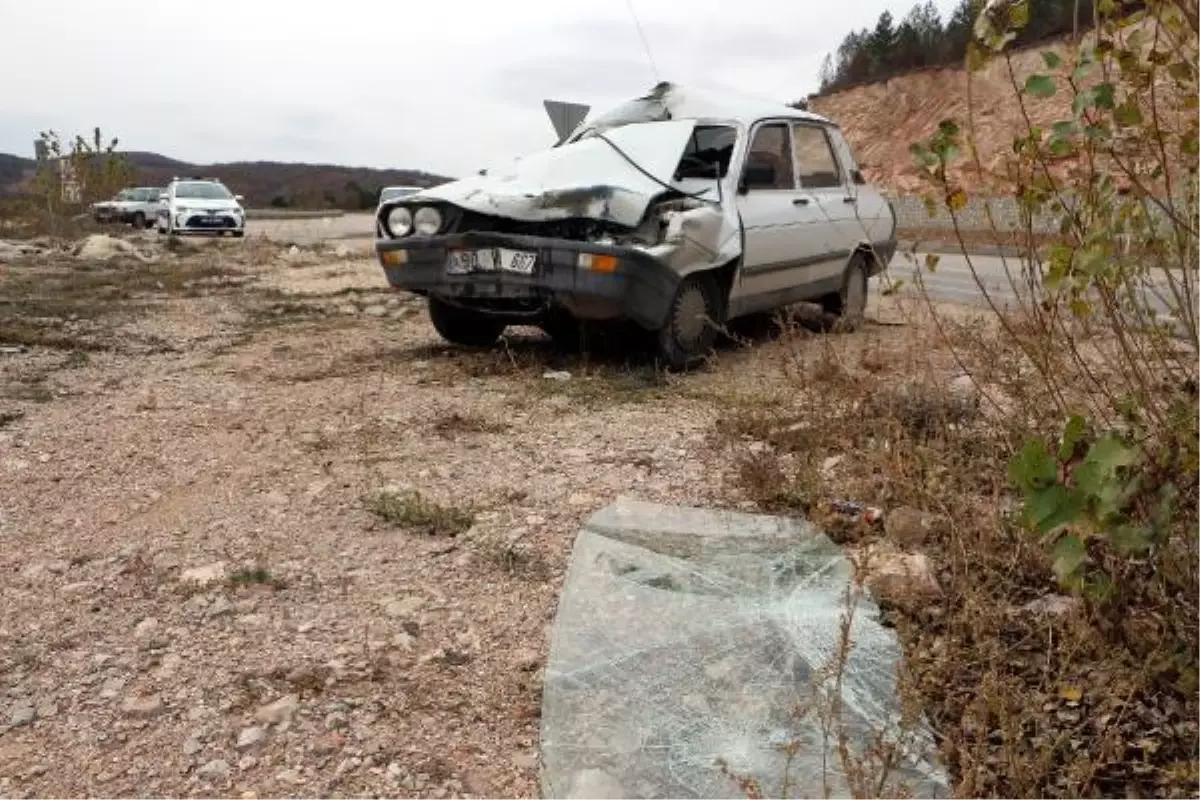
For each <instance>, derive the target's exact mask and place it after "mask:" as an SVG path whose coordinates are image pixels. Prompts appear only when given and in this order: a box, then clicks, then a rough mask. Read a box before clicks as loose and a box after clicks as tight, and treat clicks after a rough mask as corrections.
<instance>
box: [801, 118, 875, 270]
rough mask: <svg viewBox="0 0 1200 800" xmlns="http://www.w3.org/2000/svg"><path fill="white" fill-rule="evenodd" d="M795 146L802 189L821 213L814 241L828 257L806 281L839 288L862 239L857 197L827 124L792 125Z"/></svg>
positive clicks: (816, 265) (815, 266) (811, 268)
mask: <svg viewBox="0 0 1200 800" xmlns="http://www.w3.org/2000/svg"><path fill="white" fill-rule="evenodd" d="M792 147H793V158H794V160H795V162H796V176H797V179H798V180H799V183H800V189H801V191H803V192H804V193H805V195H806V196H807V197H808V198H809V200H810V201H811V203H812V206H813V208H815V209H817V210H818V212H819V219H818V221H817V223H816V225H817V226H818V228H817V229H814V231H813V238H814V239H819V240H820V241H821V242H822V243H823V245H822V246H823V251H824V252H823V255H824V256H825V257H824V258H823V259H821V260H820V261H817V262H815V263H814V264H812V265H811V266H810V268H809V270H808V275H807V276H806V278H807V280H808V281H809V282H819V283H834V282H837V283H838V284H839V285H840V280H841V275H842V272H843V271H844V269H845V266H846V262H847V261H848V260H849V258H850V254H851V253H852V252H853V251H854V247H855V245H856V244H857V243H858V242H859V241H860V240H861V238H862V237H861V235H859V234H860V231H859V230H858V228H859V227H860V225H859V221H858V217H857V214H856V211H857V209H856V207H855V204H856V202H857V198H856V197H855V195H854V193H853V192H852V190H851V187H850V186H849V185H848V184H847V181H846V172H845V170H844V169H842V168H841V165H840V164H839V163H838V159H837V156H836V155H835V154H834V150H833V145H832V143H831V142H830V140H829V135H828V132H827V131H826V129H825V126H824V125H821V124H818V123H813V122H793V123H792Z"/></svg>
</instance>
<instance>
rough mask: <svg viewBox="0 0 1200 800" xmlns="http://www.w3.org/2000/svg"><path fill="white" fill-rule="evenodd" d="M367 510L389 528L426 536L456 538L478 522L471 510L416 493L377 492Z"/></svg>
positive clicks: (369, 499) (368, 501)
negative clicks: (445, 504)
mask: <svg viewBox="0 0 1200 800" xmlns="http://www.w3.org/2000/svg"><path fill="white" fill-rule="evenodd" d="M367 509H368V510H369V511H370V512H371V513H372V514H374V515H375V516H376V517H378V518H379V519H381V520H383V521H384V522H386V523H387V524H389V525H394V526H396V527H398V528H405V529H407V530H411V531H413V532H414V533H420V534H424V535H426V536H457V535H459V534H460V533H466V531H467V530H468V529H470V527H471V525H472V524H473V523H474V522H475V512H474V511H472V510H471V509H469V508H466V507H459V506H444V505H441V504H439V503H437V502H434V501H433V500H430V499H429V498H427V497H425V496H424V495H422V494H421V493H420V492H415V491H391V490H387V489H385V490H382V491H379V492H376V493H375V494H374V495H372V496H371V497H369V498H368V499H367Z"/></svg>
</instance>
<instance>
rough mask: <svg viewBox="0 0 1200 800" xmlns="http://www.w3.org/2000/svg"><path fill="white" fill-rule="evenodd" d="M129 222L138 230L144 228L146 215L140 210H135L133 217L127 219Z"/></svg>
mask: <svg viewBox="0 0 1200 800" xmlns="http://www.w3.org/2000/svg"><path fill="white" fill-rule="evenodd" d="M129 224H130V225H132V226H133V227H135V228H137V229H138V230H141V229H142V228H145V227H146V215H145V214H143V213H142V212H140V211H139V212H137V213H136V214H134V215H133V219H131V220H130V221H129Z"/></svg>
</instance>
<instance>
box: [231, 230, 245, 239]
mask: <svg viewBox="0 0 1200 800" xmlns="http://www.w3.org/2000/svg"><path fill="white" fill-rule="evenodd" d="M245 235H246V232H245V231H233V238H235V239H241V238H242V237H243V236H245Z"/></svg>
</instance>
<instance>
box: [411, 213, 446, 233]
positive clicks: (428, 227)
mask: <svg viewBox="0 0 1200 800" xmlns="http://www.w3.org/2000/svg"><path fill="white" fill-rule="evenodd" d="M413 228H415V229H416V231H417V234H418V235H420V236H433V235H434V234H435V233H437V232H438V231H440V230H441V229H442V212H440V211H438V210H437V209H436V208H434V207H433V206H424V207H422V208H419V209H417V214H416V216H415V217H413Z"/></svg>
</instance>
